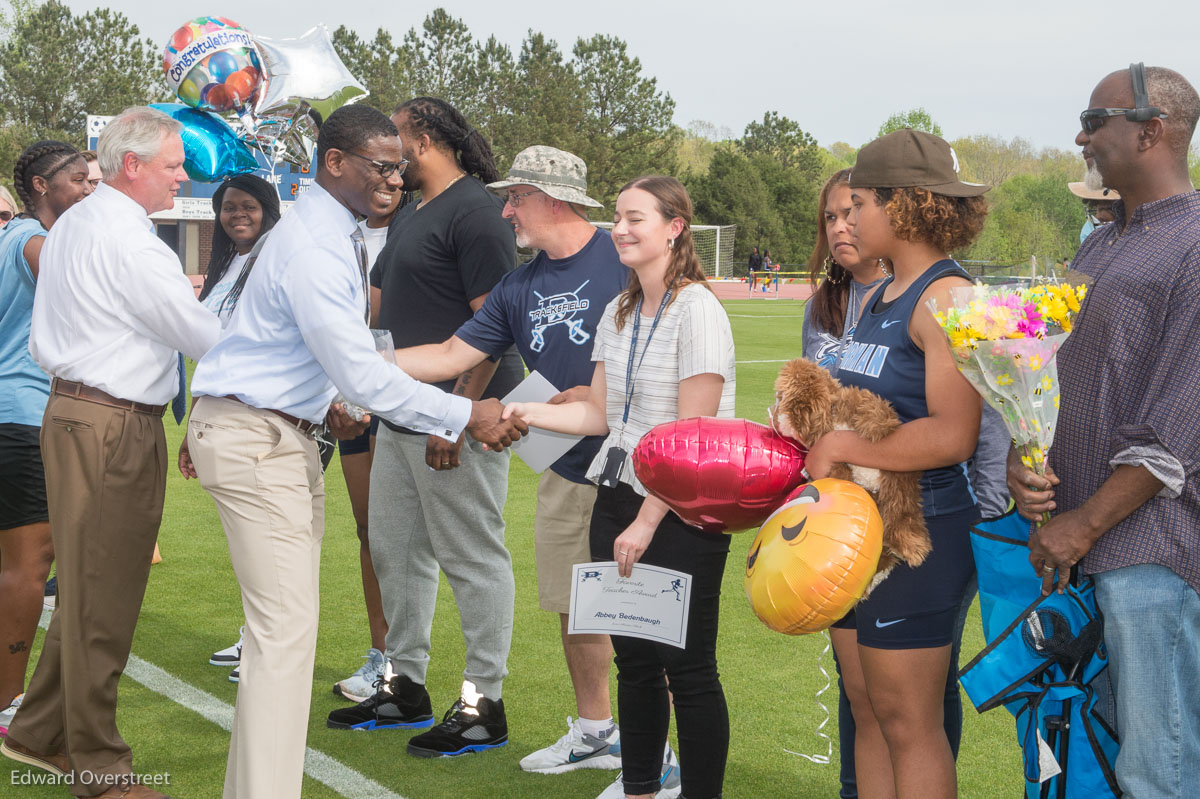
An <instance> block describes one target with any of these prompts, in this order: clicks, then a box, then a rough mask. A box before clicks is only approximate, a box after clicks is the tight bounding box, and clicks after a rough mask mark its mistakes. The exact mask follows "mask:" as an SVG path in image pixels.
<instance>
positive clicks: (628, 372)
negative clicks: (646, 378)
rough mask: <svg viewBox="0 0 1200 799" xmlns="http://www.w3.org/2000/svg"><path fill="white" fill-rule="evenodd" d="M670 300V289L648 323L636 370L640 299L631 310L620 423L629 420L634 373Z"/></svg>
mask: <svg viewBox="0 0 1200 799" xmlns="http://www.w3.org/2000/svg"><path fill="white" fill-rule="evenodd" d="M670 301H671V291H667V293H666V294H664V295H663V298H662V302H660V303H659V304H658V312H657V313H655V314H654V322H653V323H652V324H651V325H650V332H649V333H647V334H646V349H644V350H642V357H641V358H638V363H637V369H636V370H635V369H634V368H633V356H634V355H635V354H636V352H637V340H638V330H639V329H640V328H641V325H642V301H641V300H638V304H637V308H635V309H634V311H633V337H632V338H631V339H630V340H629V363H628V364H627V365H626V367H625V413H624V414H623V415H622V416H621V424H625V423H626V422H628V421H629V406H630V404H631V403H632V402H633V378H634V375H635V374H636V373H637V372H640V371H641V370H642V361H644V360H646V352H647V351H648V350H649V349H650V340H651V339H653V338H654V331H655V330H656V329H657V328H658V320H659V319H660V318H661V317H662V312H663V309H664V308H666V307H667V303H669V302H670Z"/></svg>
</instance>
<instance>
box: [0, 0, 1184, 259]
mask: <svg viewBox="0 0 1200 799" xmlns="http://www.w3.org/2000/svg"><path fill="white" fill-rule="evenodd" d="M0 37H2V38H0V175H3V176H4V177H6V178H7V177H8V176H10V175H11V174H12V166H13V163H14V162H15V160H16V156H17V154H18V153H19V152H20V151H21V149H22V148H23V147H24V146H26V145H27V144H29V143H31V142H33V141H35V140H37V139H42V138H56V139H62V140H64V141H68V142H71V143H73V144H76V145H77V146H82V145H83V144H84V141H85V131H84V123H85V117H86V115H87V114H89V113H92V114H114V113H117V112H119V111H120V110H121V109H122V108H125V107H127V106H129V105H134V104H139V103H146V102H160V101H163V100H168V99H170V96H169V92H168V91H167V89H166V85H165V83H164V81H163V78H162V69H161V52H162V47H161V44H159V43H156V42H154V41H152V40H151V39H149V38H145V37H143V36H142V35H141V32H140V30H139V29H138V27H137V25H135V24H133V23H132V22H131V21H130V20H129V19H128V18H126V17H125V16H124V15H123V14H121V13H119V12H117V11H113V10H111V9H105V8H102V9H97V10H94V11H89V12H87V13H85V14H82V15H76V14H74V13H72V11H71V10H70V9H69V8H68V7H67V6H66V5H64V4H63V3H62V2H61V0H46V1H45V2H38V0H10V4H9V9H8V11H7V13H6V14H4V15H3V16H2V17H0ZM333 41H334V46H335V48H336V49H337V51H338V53H339V55H341V57H342V59H343V60H344V61H345V63H346V65H347V67H349V69H350V71H351V72H352V73H353V74H354V75H356V76H357V77H358V78H359V80H361V81H362V82H363V83H364V85H365V86H366V87H367V89H368V90H369V91H370V96H369V97H367V98H366V99H365V100H364V102H366V103H368V104H370V105H372V106H374V107H376V108H378V109H380V110H381V111H383V112H384V113H390V112H391V111H392V109H393V108H395V107H396V106H397V105H398V104H400V103H401V102H403V101H404V100H406V99H408V98H410V97H413V96H417V95H422V94H427V95H435V96H439V97H443V98H445V99H446V100H448V101H449V102H451V103H452V104H454V105H455V106H456V107H458V108H459V109H460V110H461V111H462V112H463V114H464V115H465V116H466V117H467V119H468V120H470V121H471V123H472V124H473V125H474V126H475V127H476V128H478V129H479V130H480V132H481V133H483V135H484V136H485V137H486V138H487V139H488V140H489V141H490V142H491V145H492V149H493V151H494V152H495V154H496V160H497V163H498V164H499V166H500V168H501V169H502V170H503V169H504V168H505V167H507V166H508V165H509V164H510V163H511V162H512V159H513V157H514V156H515V155H516V154H517V153H518V152H519V151H520V150H522V149H524V148H525V147H526V146H529V145H531V144H550V145H553V146H556V147H560V148H562V149H564V150H568V151H570V152H573V153H575V154H576V155H578V156H580V157H581V158H583V159H584V161H585V162H586V163H587V165H588V178H589V190H590V193H591V194H592V196H594V197H596V198H597V199H599V200H600V201H601V202H603V203H605V205H606V206H607V207H608V208H609V209H611V208H612V206H613V203H614V201H615V198H616V193H617V191H618V190H619V189H620V187H621V186H622V185H623V184H624V183H625V182H626V181H627V180H629V179H631V178H633V177H635V176H637V175H641V174H645V173H650V172H656V173H665V174H671V175H675V176H676V177H679V178H680V179H681V180H682V181H683V182H684V184H685V185H686V186H687V187H688V190H689V192H690V193H691V195H692V199H693V201H694V203H695V206H696V218H695V222H696V223H698V224H720V225H730V224H735V225H737V226H738V233H737V237H736V251H735V259H736V262H737V264H741V265H743V266H742V268H743V269H744V263H745V256H746V254H748V253H749V251H750V248H751V247H753V246H756V245H757V246H759V247H760V248H769V249H770V250H771V253H772V256H773V258H774V260H776V261H778V262H783V263H789V264H800V263H803V262H804V261H806V260H807V257H808V253H809V252H810V251H811V249H812V246H813V243H814V241H815V239H816V224H817V217H818V209H817V207H816V203H817V197H818V194H819V192H820V188H821V185H822V184H823V183H824V181H825V180H826V179H827V178H828V176H829V175H831V174H833V173H834V172H835V171H837V170H838V169H842V168H844V167H847V166H852V165H853V163H854V157H855V153H856V152H857V147H854V146H851V145H850V144H848V143H846V142H835V143H833V144H831V145H830V146H828V147H823V146H821V145H820V144H818V143H817V141H816V140H815V138H813V136H812V135H811V134H809V133H807V132H806V131H805V130H804V129H803V127H802V125H801V123H800V122H798V121H796V120H792V119H789V118H788V117H786V116H782V115H780V114H779V113H778V112H776V111H766V112H765V113H764V114H763V116H762V118H761V120H754V121H751V122H750V123H749V124H747V125H746V127H745V128H744V130H743V131H742V132H741V134H740V135H736V134H734V133H733V132H732V131H730V130H727V129H721V128H718V127H717V126H715V125H713V124H712V123H710V122H706V121H693V122H691V123H689V124H688V125H687V126H686V127H683V126H680V125H677V124H676V123H675V121H674V114H675V101H674V100H673V99H672V98H671V95H670V93H669V92H668V91H667V90H666V89H665V88H664V87H661V86H660V85H659V84H658V81H657V80H656V78H655V77H653V76H651V75H648V74H646V72H645V70H644V69H643V67H642V64H641V61H640V60H639V59H638V58H637V57H636V55H634V54H632V53H630V52H629V49H628V47H627V45H626V43H625V42H624V41H622V40H621V39H619V38H617V37H615V36H609V35H605V34H596V35H593V36H590V37H586V38H585V37H579V38H578V39H576V41H575V42H574V43H572V44H571V46H570V48H569V49H564V48H563V47H560V45H559V44H558V42H556V41H554V40H553V39H549V38H547V37H546V36H545V35H544V34H543V33H540V32H538V31H535V30H533V29H530V30H529V31H528V32H527V34H526V36H525V37H524V39H523V41H522V42H521V45H520V47H519V49H518V50H516V51H514V50H513V49H512V48H510V47H509V46H508V45H506V44H504V43H502V42H500V41H499V40H497V39H496V37H495V36H489V37H488V38H487V39H486V40H485V39H482V38H479V37H477V36H476V35H474V34H473V33H472V31H471V30H470V29H469V28H468V26H467V25H466V24H465V23H464V22H463V21H462V20H461V19H458V18H456V17H454V16H453V15H452V14H450V13H449V12H447V11H446V10H445V9H441V8H439V9H436V10H434V11H433V12H432V13H430V14H429V15H428V16H427V17H426V18H425V19H424V21H423V22H422V24H421V25H420V27H419V28H416V27H414V28H412V29H410V30H408V31H405V32H403V33H401V34H399V35H397V34H396V33H394V32H392V31H388V30H385V29H383V28H380V29H379V30H377V31H376V32H375V34H374V36H373V37H371V38H366V37H364V36H362V35H360V34H359V33H357V32H355V31H352V30H350V29H348V28H346V27H345V26H341V27H339V28H338V29H337V30H336V31H334V32H333ZM904 127H912V128H917V129H920V130H926V131H929V132H931V133H935V134H938V135H942V129H941V127H940V126H939V125H938V123H937V122H936V121H935V120H934V119H933V117H932V115H931V114H930V113H929V112H928V111H926V110H925V109H921V108H917V109H910V110H902V111H897V112H895V113H891V114H890V115H889V116H888V117H887V118H886V119H885V120H884V121H883V123H882V124H881V125H880V129H879V134H880V135H882V134H884V133H887V132H890V131H891V130H896V129H899V128H904ZM950 143H951V145H952V146H953V147H954V148H955V151H956V152H957V154H958V159H959V164H960V168H961V171H962V175H963V178H964V179H965V180H970V181H974V182H981V183H987V184H989V185H991V186H992V187H993V189H992V191H991V192H989V193H988V195H987V198H988V200H989V202H990V204H991V206H992V212H991V214H990V215H989V218H988V222H987V225H986V226H985V228H984V230H983V233H982V235H981V236H980V239H979V241H978V242H976V243H975V244H974V245H973V246H972V247H971V248H970V249H969V250H968V251H966V252H964V253H956V254H955V255H956V256H958V257H959V258H960V259H963V260H975V261H987V262H995V263H1000V264H1020V263H1027V262H1028V259H1029V256H1030V255H1036V256H1038V257H1045V258H1051V259H1054V260H1056V261H1057V260H1060V259H1062V258H1070V257H1072V256H1073V254H1074V251H1075V248H1076V247H1077V246H1078V244H1079V230H1080V228H1081V226H1082V225H1083V223H1084V207H1083V204H1082V203H1081V202H1080V201H1079V200H1078V199H1077V198H1076V197H1074V195H1072V194H1071V193H1070V192H1069V190H1068V189H1067V182H1069V181H1075V180H1081V179H1082V174H1083V163H1082V160H1081V159H1080V157H1079V154H1078V153H1077V152H1075V151H1070V150H1063V149H1054V148H1043V149H1037V148H1034V147H1033V146H1032V145H1031V144H1029V142H1027V141H1024V140H1023V139H1020V138H1014V139H1011V140H1003V139H999V138H997V137H994V136H989V135H986V134H985V135H975V136H967V137H962V138H957V139H953V140H951V141H950ZM862 144H865V142H863V143H862ZM860 146H861V144H860ZM1192 172H1193V182H1196V181H1197V180H1200V157H1194V158H1193V170H1192ZM599 213H600V214H604V213H605V212H604V211H600V212H599ZM599 218H602V217H598V219H599Z"/></svg>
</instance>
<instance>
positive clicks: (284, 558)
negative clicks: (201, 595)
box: [188, 397, 325, 799]
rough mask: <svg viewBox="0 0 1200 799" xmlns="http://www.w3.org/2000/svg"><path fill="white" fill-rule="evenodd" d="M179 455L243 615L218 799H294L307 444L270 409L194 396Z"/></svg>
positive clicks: (304, 647) (318, 513)
mask: <svg viewBox="0 0 1200 799" xmlns="http://www.w3.org/2000/svg"><path fill="white" fill-rule="evenodd" d="M188 448H189V450H190V452H191V455H192V461H193V463H194V464H195V466H196V473H197V474H198V475H199V477H200V484H201V485H202V486H204V488H205V490H207V491H208V493H209V494H211V495H212V498H213V499H214V500H215V501H216V503H217V510H218V512H219V513H220V516H221V524H222V525H223V526H224V527H225V537H226V539H227V540H228V542H229V556H230V559H231V560H232V561H233V570H234V572H235V573H236V574H237V578H238V583H239V584H240V586H241V589H242V605H243V609H244V611H245V614H246V632H245V638H244V640H243V644H242V663H241V680H240V682H239V683H238V695H237V707H236V709H235V711H234V717H233V735H232V738H231V740H230V742H229V762H228V765H227V768H226V771H225V793H224V799H298V798H299V796H300V786H301V783H302V781H303V776H304V749H305V741H306V735H307V732H308V711H309V702H310V699H311V697H312V674H313V659H314V657H315V655H316V646H317V611H318V587H319V572H320V563H321V537H322V535H323V533H324V528H325V482H324V478H323V477H322V475H321V463H320V459H319V458H318V455H317V445H316V442H314V441H313V440H312V439H310V438H308V437H307V436H305V435H304V434H303V433H301V432H300V431H299V430H297V429H296V428H294V427H292V426H291V425H289V424H288V423H287V422H285V421H284V420H283V419H281V418H279V417H278V416H276V415H275V414H273V413H271V412H269V411H263V410H259V409H257V408H251V407H249V406H247V405H243V404H242V403H240V402H236V401H234V400H226V399H217V398H214V397H201V398H200V399H198V400H197V401H196V406H195V408H193V409H192V417H191V421H190V422H189V424H188Z"/></svg>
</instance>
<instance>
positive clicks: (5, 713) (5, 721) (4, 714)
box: [0, 693, 25, 738]
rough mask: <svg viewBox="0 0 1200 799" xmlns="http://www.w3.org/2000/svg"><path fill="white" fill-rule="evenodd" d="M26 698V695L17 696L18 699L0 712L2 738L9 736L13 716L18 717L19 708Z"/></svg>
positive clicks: (0, 733) (0, 735)
mask: <svg viewBox="0 0 1200 799" xmlns="http://www.w3.org/2000/svg"><path fill="white" fill-rule="evenodd" d="M24 698H25V694H23V693H20V694H17V698H16V699H14V700H13V701H12V704H10V705H9V706H8V707H6V708H4V710H0V738H4V737H6V736H7V735H8V727H9V725H10V724H12V720H13V716H15V715H17V708H19V707H20V706H21V700H22V699H24Z"/></svg>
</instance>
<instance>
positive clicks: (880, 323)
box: [837, 260, 975, 516]
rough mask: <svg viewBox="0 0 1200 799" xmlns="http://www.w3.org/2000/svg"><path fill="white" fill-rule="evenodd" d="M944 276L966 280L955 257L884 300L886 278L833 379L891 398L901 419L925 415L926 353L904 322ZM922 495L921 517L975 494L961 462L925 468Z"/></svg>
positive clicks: (951, 508) (954, 507)
mask: <svg viewBox="0 0 1200 799" xmlns="http://www.w3.org/2000/svg"><path fill="white" fill-rule="evenodd" d="M949 275H954V276H957V277H963V278H966V279H967V280H970V279H971V278H970V276H969V275H968V274H967V273H966V272H965V271H963V268H962V267H961V266H959V265H958V264H957V263H955V262H954V261H951V260H942V261H938V262H937V263H935V264H933V266H931V267H929V268H928V269H926V270H925V272H924V274H922V275H921V276H920V277H919V278H917V279H916V280H915V281H913V284H912V285H911V286H909V287H908V289H906V290H905V292H904V293H903V294H901V295H900V296H899V297H897V298H896V299H894V300H892V301H891V302H884V301H883V293H884V292H885V291H887V287H888V286H890V285H891V283H892V281H893V280H894V278H888V279H887V280H886V281H884V284H883V285H882V286H880V287H879V290H878V291H877V292H876V293H875V297H874V299H872V300H871V303H870V305H869V307H867V308H864V309H863V312H862V314H861V315H860V316H859V317H858V324H857V325H856V326H855V327H854V329H853V330H852V331H851V332H850V334H849V337H848V338H849V341H848V342H847V344H846V346H845V349H844V350H843V351H842V360H841V363H839V364H838V371H837V378H838V380H839V381H841V383H842V384H843V385H847V386H858V387H860V388H865V389H867V390H868V391H871V392H874V393H875V394H878V395H879V396H881V397H883V398H884V399H886V400H887V401H888V402H890V403H892V407H894V408H895V409H896V415H897V416H899V417H900V421H901V422H911V421H912V420H913V419H921V418H924V417H926V416H928V415H929V406H928V404H927V403H926V401H925V353H924V352H922V351H921V350H920V349H919V348H918V347H917V345H916V344H915V343H914V342H913V340H912V337H911V336H910V335H909V333H908V323H909V320H910V319H911V318H912V314H913V311H914V310H915V309H916V307H917V302H919V301H920V299H921V295H922V294H924V293H925V289H927V288H929V284H930V283H932V282H933V281H935V280H937V279H938V278H943V277H947V276H949ZM921 499H922V501H923V504H924V510H925V515H926V516H942V515H945V514H947V513H955V512H957V511H961V510H966V509H967V508H970V507H971V506H973V505H974V504H975V499H974V497H973V496H972V493H971V488H970V484H969V483H968V481H967V474H966V470H965V468H964V465H963V464H961V463H957V464H954V465H952V466H943V467H941V468H938V469H927V470H926V471H925V473H924V474H923V475H922V477H921Z"/></svg>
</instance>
